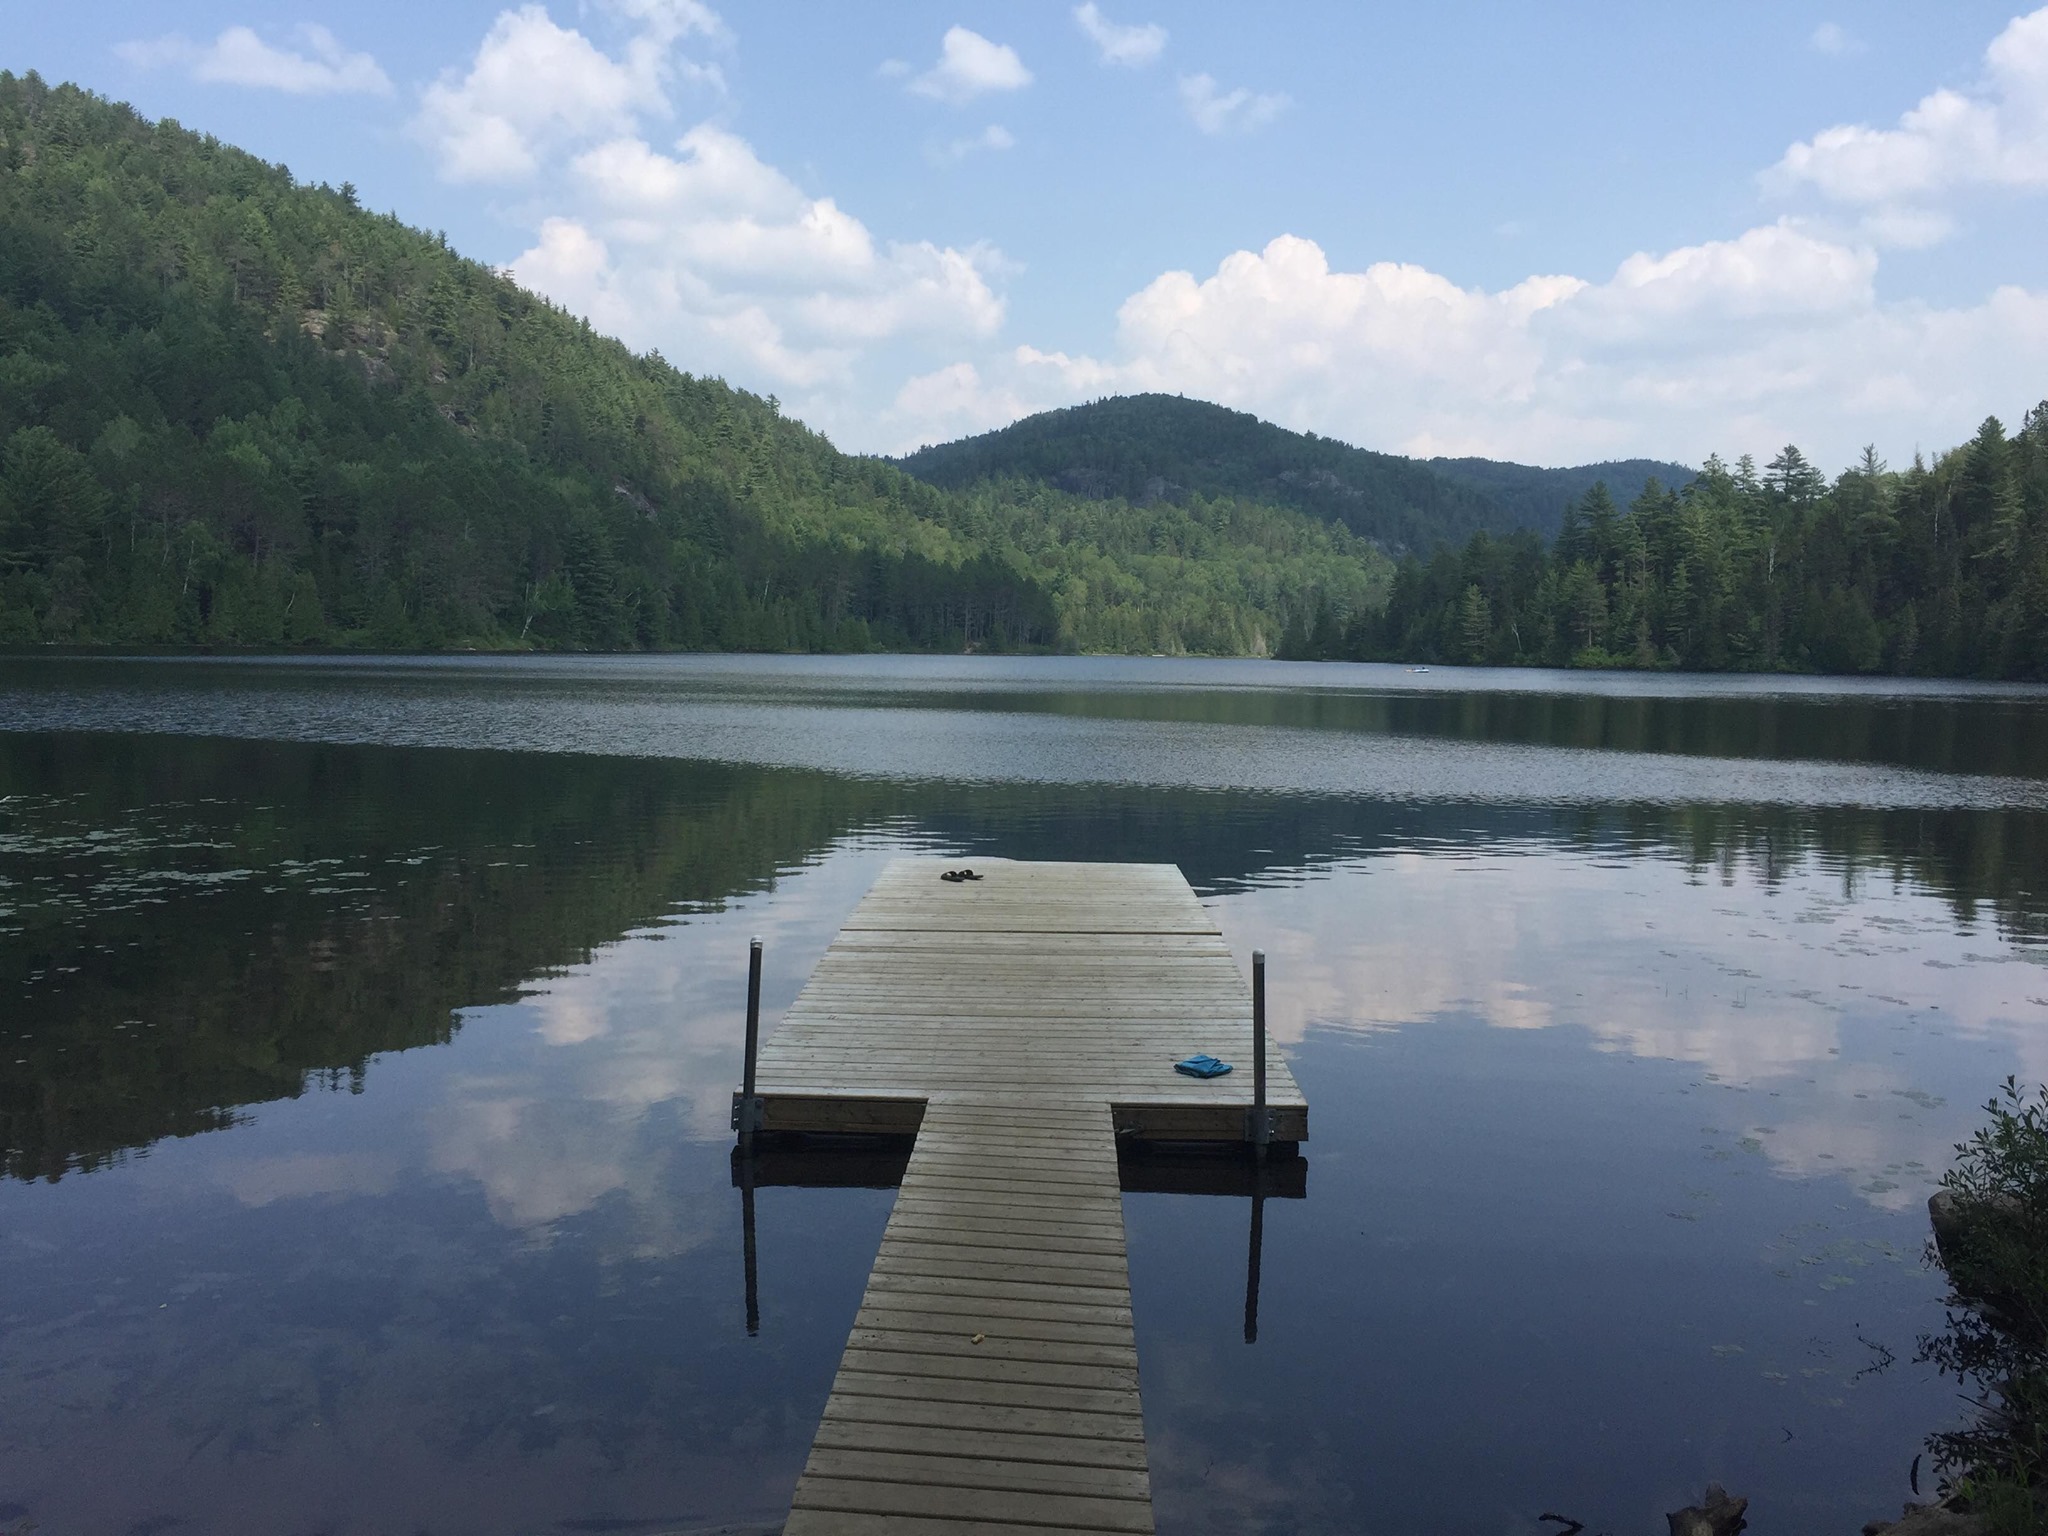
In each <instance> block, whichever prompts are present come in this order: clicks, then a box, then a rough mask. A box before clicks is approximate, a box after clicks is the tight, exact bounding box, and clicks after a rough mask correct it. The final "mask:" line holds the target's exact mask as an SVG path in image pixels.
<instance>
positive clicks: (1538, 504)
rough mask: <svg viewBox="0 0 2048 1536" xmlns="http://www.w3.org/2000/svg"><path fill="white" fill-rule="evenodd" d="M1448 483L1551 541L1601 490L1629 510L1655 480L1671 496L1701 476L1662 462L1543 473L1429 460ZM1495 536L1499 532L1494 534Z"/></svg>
mask: <svg viewBox="0 0 2048 1536" xmlns="http://www.w3.org/2000/svg"><path fill="white" fill-rule="evenodd" d="M1423 462H1424V463H1426V464H1428V465H1429V467H1430V468H1431V469H1433V470H1435V471H1436V472H1437V473H1438V474H1440V475H1442V476H1444V478H1446V479H1447V480H1452V481H1455V482H1456V483H1458V484H1460V485H1465V486H1469V487H1471V488H1472V489H1473V490H1476V491H1478V492H1479V493H1480V494H1481V495H1483V496H1485V497H1486V498H1487V499H1488V500H1489V501H1491V502H1492V503H1493V504H1494V505H1495V506H1496V507H1498V508H1499V509H1500V514H1501V516H1502V517H1503V518H1504V519H1506V526H1507V527H1509V528H1527V529H1530V530H1532V531H1533V532H1536V533H1539V534H1541V535H1542V536H1543V537H1544V538H1546V539H1554V538H1556V537H1557V535H1558V533H1559V532H1560V531H1561V530H1562V529H1563V527H1564V523H1565V517H1566V514H1567V513H1568V512H1569V511H1570V510H1571V509H1572V508H1573V507H1575V506H1577V505H1578V504H1579V502H1580V501H1581V500H1582V499H1583V498H1584V497H1585V496H1586V494H1587V493H1588V492H1589V491H1591V490H1592V489H1593V487H1594V486H1596V485H1604V486H1606V487H1607V494H1608V495H1609V496H1611V497H1613V498H1614V499H1615V500H1617V501H1620V502H1622V503H1624V504H1626V503H1629V502H1632V501H1634V500H1635V499H1636V498H1637V497H1638V496H1640V495H1642V494H1643V489H1644V487H1646V486H1647V485H1649V483H1650V482H1651V481H1652V480H1654V481H1656V482H1657V483H1658V484H1659V485H1661V486H1663V487H1664V488H1665V489H1666V490H1681V489H1683V488H1684V487H1685V486H1686V485H1687V484H1688V483H1689V482H1690V481H1691V480H1692V478H1693V476H1694V474H1695V473H1697V471H1694V470H1691V469H1687V468H1686V467H1685V466H1684V465H1683V464H1669V463H1665V462H1663V461H1661V460H1658V459H1608V460H1605V461H1604V462H1602V463H1599V464H1577V465H1574V466H1573V467H1571V468H1570V469H1539V468H1537V467H1536V466H1535V465H1533V464H1508V463H1503V462H1502V461H1501V460H1499V459H1425V460H1423ZM1489 531H1493V530H1489Z"/></svg>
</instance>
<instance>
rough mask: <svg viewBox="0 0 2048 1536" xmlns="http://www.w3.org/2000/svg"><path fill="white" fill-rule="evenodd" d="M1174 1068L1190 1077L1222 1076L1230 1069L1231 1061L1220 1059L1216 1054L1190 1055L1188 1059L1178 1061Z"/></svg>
mask: <svg viewBox="0 0 2048 1536" xmlns="http://www.w3.org/2000/svg"><path fill="white" fill-rule="evenodd" d="M1173 1070H1174V1071H1176V1072H1183V1073H1185V1074H1187V1075H1188V1076H1189V1077H1221V1076H1222V1075H1223V1074H1224V1073H1226V1072H1228V1071H1229V1070H1230V1063H1229V1062H1227V1061H1218V1060H1217V1059H1216V1058H1215V1057H1214V1056H1208V1055H1203V1056H1190V1057H1189V1058H1188V1059H1187V1060H1186V1061H1176V1062H1175V1063H1174V1064H1173Z"/></svg>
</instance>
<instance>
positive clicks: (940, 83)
mask: <svg viewBox="0 0 2048 1536" xmlns="http://www.w3.org/2000/svg"><path fill="white" fill-rule="evenodd" d="M1030 83H1031V71H1030V70H1028V69H1026V68H1025V67H1024V61H1023V60H1022V59H1020V58H1018V57H1017V50H1016V49H1014V48H1012V47H1010V46H1009V44H1007V43H992V42H990V41H989V40H988V39H987V38H985V37H983V36H982V35H981V34H980V33H979V32H970V31H968V29H967V28H965V27H948V28H947V29H946V35H945V37H944V38H943V39H941V41H940V43H939V62H938V63H936V64H934V65H933V66H932V67H931V68H930V69H928V70H926V71H925V72H924V73H923V74H921V75H919V76H918V77H917V78H916V79H914V80H912V81H911V82H910V87H909V88H910V89H911V90H912V91H914V92H916V93H917V94H918V95H920V96H929V97H931V98H932V99H933V100H934V101H943V102H946V103H948V104H950V105H952V106H956V107H957V106H963V105H965V104H966V103H967V102H970V101H972V100H974V98H975V97H977V96H986V95H988V94H990V93H991V92H994V91H1021V90H1022V89H1023V88H1024V87H1025V86H1027V85H1029V84H1030Z"/></svg>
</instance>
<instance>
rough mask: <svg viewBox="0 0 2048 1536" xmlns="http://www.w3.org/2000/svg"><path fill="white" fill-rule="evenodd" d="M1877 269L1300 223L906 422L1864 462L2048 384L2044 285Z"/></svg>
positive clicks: (1755, 252)
mask: <svg viewBox="0 0 2048 1536" xmlns="http://www.w3.org/2000/svg"><path fill="white" fill-rule="evenodd" d="M1876 268H1877V257H1876V255H1875V253H1874V252H1873V251H1872V250H1870V249H1869V248H1868V247H1863V246H1855V245H1846V244H1841V243H1838V242H1835V241H1832V240H1829V239H1826V238H1823V237H1822V236H1820V235H1817V234H1814V233H1812V232H1810V231H1807V230H1804V229H1801V228H1800V227H1798V226H1796V225H1794V224H1791V223H1778V224H1771V225H1764V226H1760V227H1758V228H1756V229H1751V230H1749V231H1746V232H1745V233H1743V234H1741V235H1739V236H1736V237H1735V238H1733V239H1729V240H1716V241H1707V242H1703V243H1701V244H1698V245H1692V246H1685V247H1681V248H1679V249H1676V250H1670V251H1664V252H1657V253H1652V252H1642V253H1638V254H1636V255H1632V256H1630V257H1629V258H1627V259H1626V260H1625V261H1623V262H1621V263H1620V264H1619V265H1618V266H1617V268H1616V269H1615V271H1614V272H1613V273H1612V274H1611V275H1610V276H1608V277H1607V278H1606V279H1604V280H1601V281H1589V280H1586V279H1583V278H1579V277H1574V276H1566V275H1538V276H1532V277H1527V278H1524V279H1523V280H1521V281H1520V282H1518V283H1515V284H1513V285H1511V286H1508V287H1505V288H1501V289H1492V290H1489V289H1485V288H1469V287H1463V286H1460V285H1459V284H1457V283H1455V282H1453V281H1451V280H1450V279H1449V278H1447V277H1445V276H1443V275H1442V274H1440V273H1436V272H1432V271H1430V270H1428V269H1427V268H1424V267H1420V266H1415V265H1412V264H1404V263H1396V262H1380V263H1375V264H1373V265H1371V266H1368V267H1366V268H1364V269H1363V270H1360V271H1343V270H1338V269H1333V268H1332V267H1331V265H1330V263H1329V261H1328V258H1327V257H1326V255H1325V254H1324V252H1323V250H1322V248H1321V247H1320V246H1318V245H1317V244H1316V243H1315V242H1314V241H1312V240H1307V239H1303V238H1301V237H1299V236H1293V235H1285V236H1281V237H1279V238H1277V239H1275V240H1273V241H1271V242H1269V243H1268V244H1267V245H1266V246H1265V248H1264V249H1262V250H1258V251H1238V252H1236V253H1234V254H1232V255H1230V256H1228V257H1226V258H1225V259H1224V260H1223V261H1222V263H1221V264H1220V265H1219V266H1218V267H1217V268H1216V270H1215V271H1214V272H1213V273H1211V274H1210V275H1208V276H1206V277H1198V276H1196V275H1195V274H1194V273H1192V272H1185V271H1181V272H1167V273H1163V274H1162V275H1160V276H1159V277H1157V278H1155V279H1154V280H1153V281H1152V282H1150V283H1148V284H1146V285H1145V287H1143V288H1142V289H1140V290H1139V291H1138V292H1136V293H1134V294H1132V295H1131V296H1130V298H1128V299H1127V300H1125V302H1124V303H1123V305H1122V307H1121V308H1120V309H1119V310H1118V313H1117V328H1116V343H1115V346H1114V348H1113V349H1112V351H1111V352H1110V353H1109V355H1106V356H1103V357H1093V356H1085V355H1084V356H1074V355H1069V354H1066V353H1061V352H1042V351H1037V350H1035V349H1033V348H1030V347H1019V348H1016V349H1014V350H1013V351H1012V352H1011V353H1010V354H1009V355H1008V356H1007V357H1005V358H1002V359H999V360H995V361H985V362H984V365H983V367H982V368H980V369H979V370H977V371H976V372H975V373H973V374H972V375H971V376H969V375H963V374H958V373H952V374H949V373H947V372H946V371H944V370H940V371H939V372H937V373H934V374H928V375H925V376H923V378H922V379H921V380H919V381H914V382H917V383H919V385H920V388H919V389H918V390H916V391H913V392H909V393H907V394H899V396H898V397H897V400H896V401H895V405H894V409H893V410H892V413H891V417H890V420H889V422H888V424H887V425H888V428H889V430H891V431H893V432H894V433H896V434H897V436H898V438H899V440H900V441H901V442H902V443H903V444H905V445H911V444H913V443H914V442H916V441H924V440H928V439H929V438H930V437H931V436H933V435H934V429H938V428H942V427H944V426H945V425H947V424H950V423H952V422H956V421H967V420H972V421H974V422H975V423H976V425H977V426H988V425H995V424H997V423H998V421H999V419H1000V418H1001V415H1002V412H1003V411H1005V410H1008V409H1011V408H1012V407H1013V406H1014V407H1015V408H1016V411H1017V413H1018V414H1021V413H1022V412H1023V411H1025V410H1039V409H1044V408H1047V407H1049V406H1052V405H1064V404H1069V403H1072V402H1073V401H1075V400H1080V399H1087V398H1092V397H1095V396H1099V395H1103V394H1109V393H1121V392H1127V391H1137V390H1162V391H1167V392H1178V393H1184V394H1188V395H1192V396H1196V397H1199V398H1203V399H1210V400H1217V401H1220V402H1222V403H1224V404H1227V405H1232V406H1235V407H1238V408H1240V409H1243V410H1249V411H1253V412H1256V413H1257V414H1259V415H1261V416H1265V417H1267V418H1269V419H1272V420H1275V421H1279V422H1281V423H1283V424H1285V425H1287V426H1291V427H1294V428H1297V429H1301V430H1307V431H1315V432H1321V433H1325V434H1328V435H1330V436H1333V437H1338V438H1342V439H1344V440H1346V441H1349V442H1355V443H1361V444H1365V445H1367V446H1370V447H1375V448H1381V449H1386V450H1390V451H1395V452H1402V453H1410V454H1416V455H1422V456H1428V455H1433V454H1453V455H1456V454H1468V453H1469V454H1485V455H1489V456H1493V457H1502V458H1513V459H1520V460H1524V461H1527V462H1533V463H1539V464H1564V463H1583V462H1586V461H1588V460H1592V459H1600V458H1608V457H1617V456H1626V455H1633V454H1641V453H1655V454H1657V455H1659V456H1664V457H1671V458H1676V459H1679V460H1681V461H1685V462H1693V463H1697V462H1698V461H1699V460H1700V459H1702V458H1704V457H1705V455H1707V454H1708V453H1711V452H1721V453H1723V454H1727V455H1731V456H1732V455H1734V454H1737V453H1741V452H1744V451H1753V452H1761V453H1768V452H1771V451H1773V450H1775V449H1776V448H1777V447H1779V446H1780V445H1782V444H1784V443H1786V442H1789V441H1797V442H1799V443H1801V444H1802V446H1805V447H1806V448H1807V449H1808V450H1809V452H1811V453H1812V454H1814V455H1815V456H1816V457H1817V458H1819V459H1820V460H1821V462H1823V463H1829V464H1846V463H1848V462H1849V461H1850V460H1851V459H1852V458H1853V456H1854V454H1855V453H1856V451H1857V449H1858V448H1860V446H1861V445H1862V444H1863V443H1864V442H1866V441H1870V440H1873V439H1875V440H1876V441H1877V442H1878V443H1879V444H1880V445H1881V446H1884V447H1886V448H1887V451H1888V452H1890V453H1892V454H1893V456H1894V457H1896V458H1903V457H1904V456H1906V455H1907V454H1909V453H1910V452H1911V451H1912V449H1913V448H1914V447H1915V446H1916V445H1920V446H1929V447H1932V446H1937V445H1945V444H1947V443H1949V442H1952V441H1960V440H1961V439H1962V438H1964V437H1966V436H1968V434H1969V433H1970V432H1971V431H1972V430H1974V428H1975V427H1976V425H1977V423H1978V422H1979V421H1980V420H1981V419H1982V418H1983V417H1984V416H1986V415H1988V414H1992V413H1993V412H1998V413H2002V414H2006V415H2013V414H2016V413H2017V412H2018V411H2019V410H2021V409H2023V408H2024V407H2025V406H2026V405H2028V404H2029V403H2031V402H2032V401H2033V400H2034V399H2036V398H2037V397H2038V396H2039V395H2040V394H2041V392H2042V385H2041V380H2042V379H2043V378H2048V294H2038V293H2032V292H2028V291H2026V290H2024V289H2019V288H2001V289H1999V290H1997V291H1996V292H1994V293H1993V294H1991V295H1990V296H1989V297H1988V298H1987V299H1985V300H1984V301H1983V302H1982V303H1980V304H1975V305H1966V306H1960V307H1955V308H1936V307H1933V306H1929V305H1926V304H1921V303H1907V302H1892V303H1887V302H1884V301H1883V300H1882V299H1880V297H1879V296H1878V293H1877V291H1876V285H1875V282H1874V278H1875V273H1876ZM920 409H922V410H924V411H925V412H927V413H928V415H927V416H925V417H923V418H920V417H918V416H917V415H916V414H915V413H916V412H917V411H918V410H920ZM937 435H949V434H946V433H944V432H943V431H940V432H938V433H937Z"/></svg>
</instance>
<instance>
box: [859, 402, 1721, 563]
mask: <svg viewBox="0 0 2048 1536" xmlns="http://www.w3.org/2000/svg"><path fill="white" fill-rule="evenodd" d="M895 462H896V463H897V464H899V465H901V466H902V467H903V468H904V469H906V470H908V471H909V472H910V473H911V474H913V475H916V476H917V477H918V478H919V479H920V480H925V481H928V482H930V483H931V484H933V485H936V486H941V487H945V488H948V489H954V488H959V487H963V486H968V485H973V484H976V483H978V482H982V481H989V482H993V483H1003V482H1005V481H1010V480H1030V481H1037V482H1040V483H1043V484H1046V485H1049V486H1052V487H1053V488H1055V489H1057V490H1061V491H1065V492H1067V493H1069V494H1072V495H1076V496H1087V497H1100V498H1110V497H1114V498H1118V499H1121V500H1124V501H1129V502H1135V503H1138V504H1140V505H1145V506H1153V505H1159V504H1168V505H1172V504H1178V503H1181V502H1184V501H1186V500H1188V499H1189V498H1191V497H1195V496H1235V497H1244V498H1248V499H1251V500H1256V501H1261V502H1267V503H1271V504H1273V505H1277V506H1285V507H1291V508H1293V509H1294V510H1296V511H1299V512H1305V513H1307V514H1308V515H1309V516H1311V517H1316V518H1320V519H1322V520H1323V521H1325V522H1330V523H1336V524H1340V525H1342V526H1343V527H1345V528H1348V529H1350V530H1351V531H1352V532H1353V533H1355V534H1357V535H1358V536H1359V537H1361V538H1364V539H1369V540H1371V541H1372V542H1373V543H1374V544H1376V545H1378V546H1379V547H1380V548H1382V549H1385V550H1387V551H1388V552H1389V553H1391V554H1393V555H1396V556H1398V555H1402V554H1407V553H1411V552H1412V553H1415V554H1418V555H1423V556H1427V555H1428V554H1429V553H1430V552H1431V551H1432V550H1434V549H1436V548H1438V547H1439V546H1441V545H1445V544H1462V543H1463V542H1464V541H1465V540H1466V539H1467V538H1469V537H1470V536H1471V535H1472V534H1474V533H1478V532H1482V531H1483V532H1486V533H1491V534H1495V535H1506V534H1510V533H1512V532H1514V531H1515V530H1516V529H1520V528H1527V529H1532V530H1534V531H1535V532H1537V533H1539V534H1541V535H1543V536H1544V537H1545V538H1551V537H1554V536H1555V535H1556V533H1557V531H1558V529H1559V528H1561V527H1562V526H1563V523H1564V515H1565V510H1566V508H1568V507H1569V506H1571V505H1572V504H1573V503H1575V502H1576V501H1577V500H1578V499H1579V498H1580V497H1582V496H1584V495H1585V494H1586V492H1588V491H1589V490H1591V489H1592V488H1593V486H1595V485H1596V484H1601V483H1604V484H1605V485H1606V486H1607V488H1608V490H1609V493H1610V494H1612V495H1614V496H1618V497H1620V498H1621V499H1622V500H1623V501H1632V500H1634V499H1635V498H1636V497H1637V496H1639V495H1640V494H1641V493H1642V490H1643V487H1644V486H1645V485H1647V484H1648V483H1649V482H1650V481H1652V480H1657V481H1659V482H1661V483H1662V484H1665V485H1669V486H1680V485H1684V484H1685V483H1686V482H1687V481H1689V480H1690V479H1691V478H1692V477H1693V474H1694V471H1693V470H1691V469H1689V468H1687V467H1686V466H1685V465H1683V464H1672V463H1666V462H1663V461H1660V460H1655V459H1624V460H1617V461H1611V462H1607V463H1602V464H1585V465H1580V466H1577V467H1575V468H1571V469H1543V468H1538V467H1536V466H1534V465H1528V464H1509V463H1503V462H1499V461H1497V460H1492V459H1470V458H1468V459H1426V460H1425V459H1409V458H1403V457H1401V456H1399V455H1397V454H1390V453H1377V452H1374V451H1373V450H1371V449H1368V448H1357V447H1353V446H1352V445H1351V444H1349V443H1345V442H1340V441H1338V440H1337V439H1335V438H1330V437H1318V436H1317V435H1316V434H1315V433H1313V432H1294V431H1290V430H1289V429H1287V428H1286V427H1281V426H1276V425H1275V424H1274V423H1272V422H1269V421H1263V420H1261V419H1260V418H1259V417H1257V416H1254V415H1252V414H1250V413H1249V412H1246V411H1235V410H1231V409H1229V408H1228V407H1227V406H1221V405H1212V404H1210V403H1209V402H1207V401H1203V400H1190V399H1188V398H1186V397H1185V396H1182V395H1164V394H1143V395H1117V396H1111V397H1109V398H1107V399H1102V400H1095V401H1091V402H1089V403H1088V404H1085V405H1076V406H1069V407H1066V408H1064V409H1062V410H1054V411H1042V412H1040V413H1038V414H1037V415H1035V416H1027V417H1025V418H1024V419H1023V420H1021V421H1016V422H1012V423H1011V424H1010V425H1009V426H1007V427H1001V428H998V429H997V430H995V431H993V432H984V433H981V434H979V435H978V436H974V437H967V438H962V439H960V440H958V441H956V442H951V443H941V444H938V445H936V446H927V447H924V448H920V449H919V450H918V451H917V452H915V453H911V454H906V455H904V456H903V457H902V458H900V459H898V460H896V461H895Z"/></svg>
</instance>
